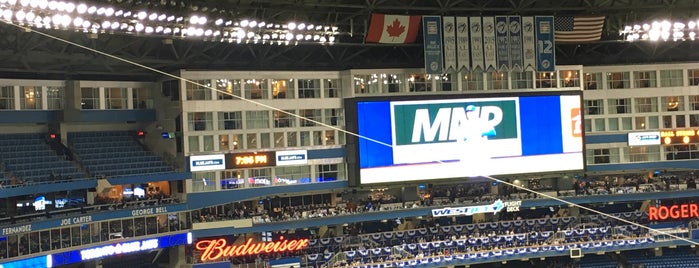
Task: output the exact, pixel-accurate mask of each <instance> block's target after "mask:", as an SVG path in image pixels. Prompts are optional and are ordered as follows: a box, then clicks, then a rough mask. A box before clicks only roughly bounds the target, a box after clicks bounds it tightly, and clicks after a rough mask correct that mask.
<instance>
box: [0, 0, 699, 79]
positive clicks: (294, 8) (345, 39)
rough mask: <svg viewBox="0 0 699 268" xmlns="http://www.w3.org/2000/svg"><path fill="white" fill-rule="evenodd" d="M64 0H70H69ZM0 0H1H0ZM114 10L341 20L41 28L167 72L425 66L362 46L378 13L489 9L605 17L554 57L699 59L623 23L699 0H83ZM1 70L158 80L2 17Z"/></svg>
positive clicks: (406, 52) (409, 55)
mask: <svg viewBox="0 0 699 268" xmlns="http://www.w3.org/2000/svg"><path fill="white" fill-rule="evenodd" d="M63 1H66V2H69V1H72V0H63ZM0 2H2V1H0ZM75 3H76V4H78V3H85V4H88V5H102V6H105V5H107V6H112V7H114V8H115V9H117V8H119V9H125V10H126V9H129V10H146V11H148V12H167V13H169V14H176V15H180V16H184V17H188V16H191V15H192V14H199V15H204V16H208V17H211V18H214V17H222V18H225V19H231V20H242V19H251V20H257V21H267V22H269V23H287V22H290V21H304V22H307V23H315V24H323V25H333V26H337V27H338V29H339V31H340V35H338V40H337V42H335V43H334V44H324V45H321V44H299V45H293V44H292V45H269V44H264V45H263V44H245V43H241V44H237V43H235V42H234V43H228V42H218V41H204V40H202V39H190V38H177V37H172V38H166V37H163V36H153V35H147V34H141V35H125V34H110V33H98V34H96V35H95V34H87V33H84V32H76V31H67V30H46V29H39V30H37V31H41V32H44V33H47V34H50V35H53V36H57V37H60V38H62V39H66V40H69V41H71V42H75V43H78V44H81V45H84V46H86V47H89V48H93V49H95V50H99V51H102V52H105V53H108V54H110V55H114V56H116V57H119V58H123V59H127V60H130V61H133V62H136V63H139V64H142V65H145V66H149V67H152V68H155V69H158V70H161V71H165V72H172V71H175V70H178V69H193V70H343V69H349V68H357V69H365V68H413V67H414V68H419V67H421V66H423V63H422V60H423V59H422V45H421V44H420V41H418V43H417V44H406V45H384V44H364V43H363V39H364V33H365V29H366V28H367V24H368V19H369V15H370V14H371V13H385V14H411V15H445V16H491V15H523V16H528V15H558V16H570V15H605V16H606V22H605V28H604V33H603V36H602V41H601V42H596V43H591V44H576V45H568V44H566V45H557V51H556V53H557V54H556V56H557V57H556V58H557V64H559V65H560V64H583V65H603V64H631V63H650V62H670V61H672V62H678V61H697V60H699V52H697V49H696V48H698V47H699V45H697V44H695V43H694V42H699V41H683V42H672V41H669V42H647V41H643V42H624V41H621V40H622V37H620V36H619V30H621V29H622V28H623V27H624V26H625V25H632V24H635V23H642V22H650V21H652V20H656V19H667V20H670V21H673V20H688V19H699V8H697V7H699V0H543V1H541V0H412V1H399V0H364V1H361V0H199V1H182V0H155V1H149V0H107V1H94V0H92V1H90V0H86V1H84V2H75ZM0 73H2V74H3V75H2V76H3V77H11V78H33V79H34V78H44V79H97V80H100V79H104V80H156V79H158V78H159V77H161V75H159V74H157V73H154V72H151V71H147V70H144V69H142V68H140V67H137V66H134V65H132V64H129V63H126V62H122V61H118V60H115V59H112V58H109V57H105V56H103V55H100V54H98V53H95V52H91V51H88V50H85V49H83V48H78V47H75V46H73V45H70V44H67V43H64V42H61V41H58V40H54V39H51V38H48V37H45V36H43V35H40V34H37V33H36V32H34V31H29V30H26V29H21V28H18V27H16V26H13V25H8V24H6V23H4V22H0Z"/></svg>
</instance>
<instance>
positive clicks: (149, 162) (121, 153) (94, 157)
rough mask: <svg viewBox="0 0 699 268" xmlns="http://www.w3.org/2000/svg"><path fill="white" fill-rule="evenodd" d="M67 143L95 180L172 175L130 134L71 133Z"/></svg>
mask: <svg viewBox="0 0 699 268" xmlns="http://www.w3.org/2000/svg"><path fill="white" fill-rule="evenodd" d="M68 143H69V144H70V146H71V147H72V148H73V150H74V151H75V152H76V153H77V156H78V159H79V161H80V162H81V163H82V164H83V165H84V166H85V169H86V170H87V172H88V173H89V174H90V175H92V176H96V177H103V176H106V177H118V176H129V175H139V174H153V173H163V172H172V171H173V170H172V168H171V167H170V166H169V165H168V164H167V163H165V162H164V161H163V160H162V159H161V158H160V157H158V156H156V155H153V153H151V152H149V151H147V150H146V149H145V148H144V147H143V146H142V145H140V144H139V143H138V142H137V141H136V137H135V135H134V133H132V132H129V131H109V132H74V133H69V134H68Z"/></svg>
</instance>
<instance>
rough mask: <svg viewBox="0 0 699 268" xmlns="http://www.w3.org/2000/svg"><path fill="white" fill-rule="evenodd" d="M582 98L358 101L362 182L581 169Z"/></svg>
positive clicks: (536, 97)
mask: <svg viewBox="0 0 699 268" xmlns="http://www.w3.org/2000/svg"><path fill="white" fill-rule="evenodd" d="M579 109H580V96H579V95H562V96H560V95H555V96H521V97H496V98H470V99H466V98H464V99H441V100H411V101H367V102H358V103H357V112H358V114H357V115H358V116H357V118H358V120H357V121H358V131H359V134H360V135H362V136H366V137H370V138H372V139H374V140H379V141H382V142H384V143H387V144H391V145H392V146H391V147H389V146H385V145H381V144H378V145H377V143H375V142H372V141H369V140H365V139H360V140H359V163H360V179H361V183H386V182H402V181H416V180H426V179H446V178H460V177H461V178H464V177H470V176H482V175H498V174H518V173H534V172H549V171H560V170H580V169H582V167H583V159H582V137H581V135H579V132H578V131H577V129H578V128H579V127H580V124H579V123H580V122H579V121H580V118H579V117H575V116H574V115H576V113H575V111H578V110H579ZM384 115H388V116H384Z"/></svg>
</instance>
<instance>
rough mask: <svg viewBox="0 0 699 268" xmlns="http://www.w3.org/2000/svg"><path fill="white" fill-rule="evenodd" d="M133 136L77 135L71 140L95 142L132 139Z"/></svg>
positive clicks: (74, 141) (75, 141)
mask: <svg viewBox="0 0 699 268" xmlns="http://www.w3.org/2000/svg"><path fill="white" fill-rule="evenodd" d="M132 139H133V137H132V136H113V137H75V138H71V139H70V141H71V142H72V143H73V144H77V143H93V142H105V141H130V140H132Z"/></svg>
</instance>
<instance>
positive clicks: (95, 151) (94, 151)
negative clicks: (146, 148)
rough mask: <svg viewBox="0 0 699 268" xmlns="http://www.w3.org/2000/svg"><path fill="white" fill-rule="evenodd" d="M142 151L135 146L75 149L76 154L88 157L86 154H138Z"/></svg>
mask: <svg viewBox="0 0 699 268" xmlns="http://www.w3.org/2000/svg"><path fill="white" fill-rule="evenodd" d="M142 150H143V149H141V148H139V147H135V146H126V147H125V146H109V147H95V148H84V149H77V148H76V150H75V151H76V152H77V153H78V154H80V155H88V154H99V153H104V152H139V151H142Z"/></svg>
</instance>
